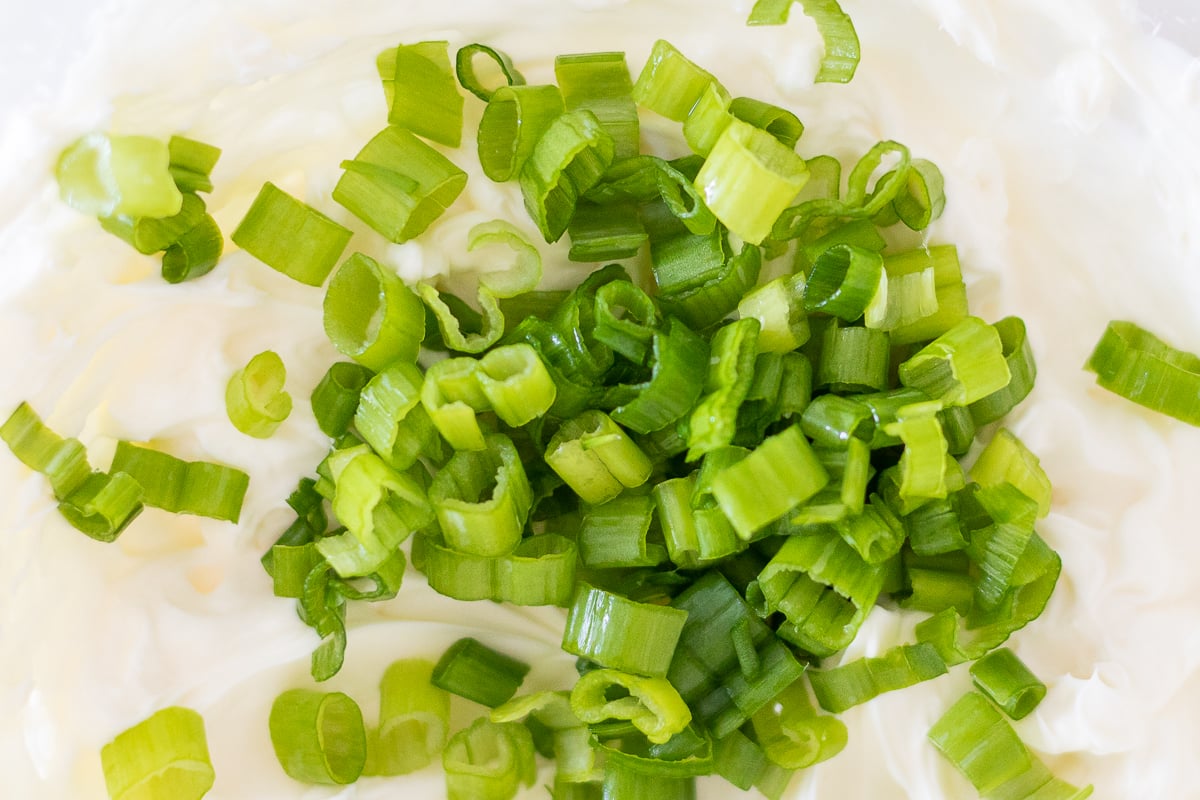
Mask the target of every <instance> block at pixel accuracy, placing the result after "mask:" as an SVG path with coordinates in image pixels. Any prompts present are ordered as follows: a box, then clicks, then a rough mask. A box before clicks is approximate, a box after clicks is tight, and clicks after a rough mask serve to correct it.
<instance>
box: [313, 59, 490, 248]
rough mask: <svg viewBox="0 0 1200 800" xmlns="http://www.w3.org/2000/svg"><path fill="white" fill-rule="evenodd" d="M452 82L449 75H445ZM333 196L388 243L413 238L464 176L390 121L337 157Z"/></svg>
mask: <svg viewBox="0 0 1200 800" xmlns="http://www.w3.org/2000/svg"><path fill="white" fill-rule="evenodd" d="M451 81H453V79H451ZM342 169H343V170H344V172H343V173H342V177H341V178H340V179H338V182H337V185H336V186H335V187H334V188H333V199H334V200H336V201H337V202H338V203H340V204H341V205H342V206H344V207H345V208H346V209H348V210H349V211H350V212H351V213H352V214H354V216H356V217H358V218H359V219H361V220H362V221H363V222H365V223H367V224H368V225H370V226H371V227H372V228H374V229H375V230H376V231H378V232H379V233H380V234H381V235H382V236H383V237H384V238H386V239H388V240H389V241H392V242H397V243H399V242H406V241H408V240H409V239H412V238H415V237H416V236H419V235H420V234H421V233H423V232H424V231H425V229H426V228H428V227H429V226H430V225H431V224H433V221H434V220H436V219H437V218H438V217H440V216H441V215H442V213H443V212H444V211H445V210H446V208H447V207H449V205H450V204H451V203H453V202H454V200H455V198H457V197H458V196H459V194H461V193H462V190H463V187H465V186H466V185H467V174H466V173H465V172H463V171H462V170H461V169H459V168H458V167H456V166H455V165H454V164H453V163H452V162H451V161H450V160H449V159H447V158H446V157H445V156H443V155H442V154H441V153H439V152H438V151H437V150H435V149H434V148H433V147H431V146H429V145H428V144H426V143H425V142H423V141H421V140H420V139H418V138H417V137H416V136H414V135H413V134H412V133H411V132H410V131H408V130H406V129H404V128H401V127H397V126H395V125H390V126H388V127H387V128H384V129H383V130H382V131H380V132H379V133H378V134H376V135H375V137H374V138H373V139H371V141H369V142H367V144H366V145H365V146H364V147H363V149H362V150H360V151H359V153H358V155H357V156H355V157H354V160H352V161H343V162H342Z"/></svg>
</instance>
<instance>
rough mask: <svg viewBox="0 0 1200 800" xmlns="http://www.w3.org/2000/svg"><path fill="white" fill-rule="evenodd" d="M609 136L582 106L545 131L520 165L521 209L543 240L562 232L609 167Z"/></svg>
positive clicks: (555, 238)
mask: <svg viewBox="0 0 1200 800" xmlns="http://www.w3.org/2000/svg"><path fill="white" fill-rule="evenodd" d="M614 147H615V145H614V142H613V137H612V136H611V135H610V134H609V132H608V131H607V130H605V129H604V127H603V126H602V125H601V124H600V121H599V120H598V119H597V118H596V115H595V114H593V113H592V112H591V111H588V110H587V109H586V108H580V109H576V110H574V111H568V112H566V113H565V114H562V115H561V116H559V117H558V118H557V119H555V120H554V121H553V122H551V123H550V125H549V126H548V127H547V128H546V130H545V132H544V133H543V134H542V136H541V138H540V139H539V140H538V142H537V145H536V146H535V147H534V148H533V151H532V152H531V153H530V154H529V158H528V159H526V161H525V163H524V164H523V165H522V167H521V175H520V182H521V194H522V195H523V196H524V198H525V209H526V210H527V211H528V212H529V216H530V217H531V218H532V219H533V221H534V223H535V224H536V225H537V226H538V230H540V231H541V232H542V236H544V237H545V239H546V241H547V242H556V241H558V240H559V239H560V238H561V237H562V235H563V233H564V232H565V231H566V230H567V225H568V224H569V223H570V221H571V217H572V216H574V214H575V205H576V203H577V202H578V200H579V198H580V197H582V196H583V194H584V193H586V192H587V190H588V189H590V188H592V186H594V185H595V184H596V182H597V181H599V180H600V177H601V176H602V175H603V174H604V172H605V170H607V169H608V167H609V165H610V164H612V162H613V158H614V155H615V150H614Z"/></svg>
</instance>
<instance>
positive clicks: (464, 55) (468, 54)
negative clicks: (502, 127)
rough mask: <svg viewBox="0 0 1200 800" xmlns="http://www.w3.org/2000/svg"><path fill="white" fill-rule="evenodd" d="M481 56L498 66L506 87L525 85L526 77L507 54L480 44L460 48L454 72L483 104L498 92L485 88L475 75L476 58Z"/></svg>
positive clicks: (459, 80)
mask: <svg viewBox="0 0 1200 800" xmlns="http://www.w3.org/2000/svg"><path fill="white" fill-rule="evenodd" d="M481 55H482V56H486V57H487V58H488V59H489V60H491V62H492V63H493V64H495V65H496V68H497V69H498V70H499V71H500V74H501V75H502V76H503V78H504V84H503V85H504V86H523V85H524V84H525V76H524V75H522V74H521V72H520V70H518V69H517V68H516V67H514V66H513V62H512V59H511V58H509V57H508V54H507V53H504V52H501V51H499V50H496V49H495V48H492V47H488V46H487V45H486V44H479V43H478V42H473V43H471V44H469V45H466V46H465V47H460V48H458V53H457V54H456V55H455V57H454V71H455V72H456V73H457V75H458V82H459V83H460V84H462V87H463V88H464V89H466V90H467V91H468V92H470V93H471V94H473V95H475V96H476V97H478V98H479V99H480V100H482V101H483V102H485V103H486V102H488V101H489V100H491V99H492V95H493V94H495V92H496V90H495V89H489V88H487V87H486V86H484V85H483V80H482V79H481V78H480V77H479V76H478V75H477V74H476V73H475V58H476V56H481Z"/></svg>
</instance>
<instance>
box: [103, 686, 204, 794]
mask: <svg viewBox="0 0 1200 800" xmlns="http://www.w3.org/2000/svg"><path fill="white" fill-rule="evenodd" d="M100 762H101V764H102V766H103V768H104V782H105V784H106V785H107V787H108V796H109V797H110V798H112V800H200V798H201V797H203V796H204V795H205V794H207V793H208V790H209V789H211V788H212V785H213V781H214V779H215V777H216V774H215V773H214V772H213V767H212V761H211V760H210V759H209V755H208V739H207V737H206V736H205V733H204V718H203V717H201V716H200V715H199V714H197V713H196V712H195V711H192V710H191V709H189V708H182V707H180V706H170V707H168V708H164V709H162V710H161V711H157V712H155V713H154V714H152V715H151V716H149V717H147V718H146V719H144V720H142V721H141V722H139V723H138V724H137V725H134V726H133V727H132V728H130V729H129V730H127V731H124V732H123V733H119V734H117V736H116V737H115V738H114V739H113V740H112V741H111V742H109V743H108V744H106V745H104V747H103V748H101V750H100Z"/></svg>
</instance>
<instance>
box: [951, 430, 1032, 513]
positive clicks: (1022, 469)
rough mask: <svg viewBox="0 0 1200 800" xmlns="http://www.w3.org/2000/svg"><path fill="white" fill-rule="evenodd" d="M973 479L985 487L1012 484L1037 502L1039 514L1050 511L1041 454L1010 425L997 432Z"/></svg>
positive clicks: (980, 459) (975, 468)
mask: <svg viewBox="0 0 1200 800" xmlns="http://www.w3.org/2000/svg"><path fill="white" fill-rule="evenodd" d="M971 478H972V480H974V481H975V482H976V483H978V484H979V485H980V486H982V487H984V488H987V487H989V486H999V485H1000V484H1002V483H1011V484H1012V485H1013V486H1015V487H1016V488H1017V489H1019V490H1020V491H1021V493H1022V494H1024V495H1025V496H1026V497H1029V498H1030V499H1032V500H1033V501H1035V502H1036V503H1037V504H1038V516H1039V517H1044V516H1046V515H1047V514H1048V513H1050V493H1051V486H1050V478H1048V477H1047V476H1046V472H1045V470H1043V469H1042V465H1041V462H1040V461H1039V460H1038V457H1037V456H1036V455H1034V454H1033V452H1032V451H1030V449H1029V448H1028V447H1026V446H1025V443H1024V442H1022V441H1021V440H1020V439H1018V438H1017V437H1016V435H1015V434H1014V433H1012V432H1011V431H1009V430H1008V429H1007V428H1001V429H1000V430H999V431H997V432H996V435H995V436H994V437H992V440H991V441H990V442H988V445H987V447H985V448H984V449H983V452H982V453H980V454H979V458H978V459H976V461H975V464H974V465H973V466H972V467H971Z"/></svg>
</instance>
